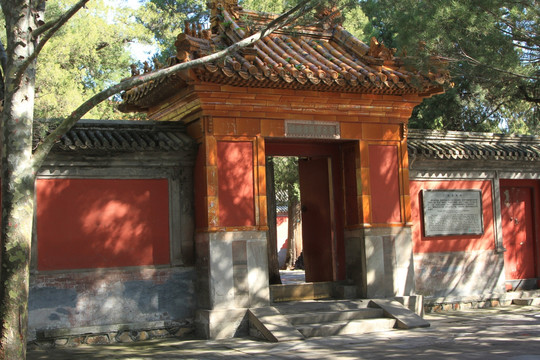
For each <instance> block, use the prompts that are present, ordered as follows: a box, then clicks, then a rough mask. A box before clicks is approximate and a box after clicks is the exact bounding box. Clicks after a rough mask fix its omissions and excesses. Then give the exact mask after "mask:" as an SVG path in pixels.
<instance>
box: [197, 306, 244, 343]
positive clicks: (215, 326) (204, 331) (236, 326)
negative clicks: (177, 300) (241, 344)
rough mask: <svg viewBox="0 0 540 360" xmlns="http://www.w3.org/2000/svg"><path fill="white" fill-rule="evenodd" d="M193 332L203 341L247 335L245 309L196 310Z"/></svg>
mask: <svg viewBox="0 0 540 360" xmlns="http://www.w3.org/2000/svg"><path fill="white" fill-rule="evenodd" d="M195 330H196V334H197V336H198V337H200V338H203V339H229V338H233V337H242V336H247V335H248V334H249V321H248V315H247V309H219V310H198V311H197V315H196V319H195Z"/></svg>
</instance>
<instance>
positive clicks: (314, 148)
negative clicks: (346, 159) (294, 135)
mask: <svg viewBox="0 0 540 360" xmlns="http://www.w3.org/2000/svg"><path fill="white" fill-rule="evenodd" d="M265 150H266V155H267V156H270V157H282V156H294V157H297V158H298V177H299V182H298V185H299V190H300V191H299V193H300V209H301V214H300V218H301V229H302V230H301V231H302V236H301V239H302V246H301V248H302V252H301V254H298V255H299V258H300V259H299V261H298V263H301V264H302V265H303V267H304V269H305V281H306V282H308V283H320V282H332V281H337V280H342V279H344V277H345V254H344V243H343V225H342V224H341V223H342V218H343V216H342V213H343V210H342V208H343V201H342V200H341V199H342V188H341V186H340V185H339V184H341V181H342V180H341V179H342V174H341V172H342V170H341V168H342V167H341V163H340V147H339V144H336V145H334V144H327V143H323V144H314V143H307V142H306V143H303V142H298V143H297V142H294V143H293V142H283V143H278V142H268V143H267V144H266V149H265ZM267 172H268V168H267ZM269 175H270V176H269ZM271 178H272V175H271V174H267V181H269V180H270V179H271ZM267 186H268V184H267ZM272 192H273V189H272V191H267V195H268V213H269V218H268V222H269V227H270V232H273V231H276V230H273V228H274V229H275V228H277V226H276V218H275V215H274V218H273V216H272V212H273V210H274V209H276V205H275V203H274V204H272V200H273V199H271V197H272V196H274V195H273V194H272ZM274 214H275V213H274ZM274 226H275V227H274ZM269 241H276V239H275V238H273V237H272V236H269ZM276 245H277V244H276ZM275 249H276V250H277V251H279V250H280V249H279V248H277V246H276V247H275ZM270 263H272V261H271V259H270ZM270 278H271V279H272V276H270ZM282 280H283V279H282ZM282 283H283V281H282Z"/></svg>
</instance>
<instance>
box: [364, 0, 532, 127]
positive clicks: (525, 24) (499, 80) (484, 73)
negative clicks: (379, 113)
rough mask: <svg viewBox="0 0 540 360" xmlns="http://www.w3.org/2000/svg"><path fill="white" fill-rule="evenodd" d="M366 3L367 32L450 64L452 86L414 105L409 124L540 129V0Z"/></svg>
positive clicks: (417, 54) (376, 0)
mask: <svg viewBox="0 0 540 360" xmlns="http://www.w3.org/2000/svg"><path fill="white" fill-rule="evenodd" d="M362 7H363V9H364V11H365V13H366V14H367V15H368V17H369V18H370V20H371V29H369V30H368V32H371V33H372V34H373V35H375V36H377V38H379V39H380V40H383V41H384V42H385V44H386V45H387V46H389V47H396V48H398V49H401V50H406V51H407V54H408V55H409V56H411V55H413V56H414V57H415V59H414V60H415V61H416V63H417V64H418V62H419V60H422V59H424V60H425V59H428V58H429V56H432V55H440V56H443V57H446V59H447V61H448V62H449V70H450V72H451V75H452V76H453V81H454V83H455V87H454V88H453V89H448V90H447V92H446V94H444V95H439V96H437V97H435V98H432V99H428V100H426V101H424V103H422V105H420V106H419V107H417V109H415V112H414V114H413V117H412V119H411V121H410V124H411V127H424V128H438V129H448V130H468V131H508V132H520V133H539V131H540V110H539V108H538V102H539V101H540V100H539V98H540V85H539V78H540V40H539V39H540V38H539V31H538V23H537V21H538V18H539V17H540V6H539V3H538V1H537V0H525V1H519V2H516V1H505V0H478V1H469V0H453V1H446V0H433V1H421V0H402V1H399V2H396V1H391V0H365V1H363V2H362ZM424 63H425V64H427V62H424ZM424 70H425V69H424Z"/></svg>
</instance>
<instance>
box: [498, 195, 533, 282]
mask: <svg viewBox="0 0 540 360" xmlns="http://www.w3.org/2000/svg"><path fill="white" fill-rule="evenodd" d="M532 211H533V208H532V191H531V188H528V187H510V186H503V187H501V218H502V219H501V220H502V228H503V245H504V247H505V248H506V252H505V253H504V263H505V271H506V272H505V275H506V280H517V279H530V278H535V277H536V276H535V264H534V260H535V257H534V254H535V246H534V235H533V231H534V230H533V213H532Z"/></svg>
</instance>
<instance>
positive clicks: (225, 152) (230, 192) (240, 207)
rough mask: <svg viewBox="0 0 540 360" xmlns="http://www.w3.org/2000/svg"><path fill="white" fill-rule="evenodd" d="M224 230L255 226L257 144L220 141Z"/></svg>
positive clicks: (219, 162)
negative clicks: (254, 150) (226, 228)
mask: <svg viewBox="0 0 540 360" xmlns="http://www.w3.org/2000/svg"><path fill="white" fill-rule="evenodd" d="M217 152H218V163H217V165H218V182H219V188H218V199H219V225H220V226H254V225H255V202H254V201H255V200H254V187H253V184H254V182H253V144H252V143H251V142H249V141H240V142H232V141H218V143H217Z"/></svg>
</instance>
